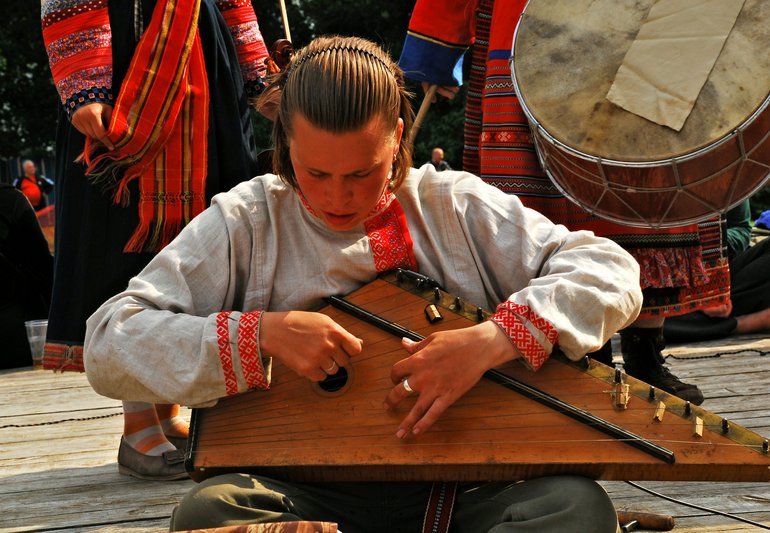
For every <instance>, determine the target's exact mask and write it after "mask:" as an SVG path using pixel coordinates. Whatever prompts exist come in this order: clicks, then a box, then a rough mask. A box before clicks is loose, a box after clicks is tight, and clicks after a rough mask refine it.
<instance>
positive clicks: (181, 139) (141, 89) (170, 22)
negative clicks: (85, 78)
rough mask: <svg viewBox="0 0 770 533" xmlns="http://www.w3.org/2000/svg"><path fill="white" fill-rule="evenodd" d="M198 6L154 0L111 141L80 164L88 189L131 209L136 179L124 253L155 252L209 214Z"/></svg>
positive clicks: (89, 150)
mask: <svg viewBox="0 0 770 533" xmlns="http://www.w3.org/2000/svg"><path fill="white" fill-rule="evenodd" d="M199 10H200V0H159V1H158V3H157V4H156V6H155V11H154V12H153V15H152V20H151V22H150V25H149V26H148V27H147V30H146V31H145V33H144V35H143V36H142V38H141V39H140V41H139V43H138V45H137V49H136V51H135V53H134V56H133V58H132V60H131V64H130V66H129V69H128V73H127V75H126V78H125V80H124V82H123V86H122V88H121V91H120V94H119V95H118V98H117V101H116V102H115V109H114V110H113V113H112V118H111V120H110V125H109V129H108V132H107V134H108V136H109V138H110V140H111V141H112V142H113V144H114V146H115V149H114V150H112V151H109V152H104V153H100V154H98V155H96V156H93V152H94V149H95V148H96V147H95V146H94V144H93V143H91V142H90V140H89V141H87V144H86V149H85V151H84V160H85V162H86V164H87V165H88V168H87V171H86V174H87V175H88V176H89V179H90V180H91V182H92V183H94V184H97V185H101V186H104V187H105V188H106V189H108V190H110V191H111V192H113V193H114V201H115V203H120V204H121V205H123V206H126V205H128V202H129V191H128V184H129V182H131V181H132V180H134V179H136V178H139V226H138V227H137V228H136V230H135V231H134V234H133V235H132V236H131V238H130V239H129V241H128V242H127V243H126V246H125V249H124V251H126V252H140V251H158V250H160V249H161V248H163V247H164V246H165V245H166V244H168V243H169V242H170V241H171V240H172V239H173V238H174V237H175V236H176V235H177V234H178V233H179V232H180V231H181V229H182V227H184V225H185V224H187V223H188V222H190V220H192V218H193V217H194V216H195V215H197V214H198V213H200V212H201V211H203V209H205V207H206V198H205V190H206V172H207V163H208V161H207V159H208V146H207V145H208V125H209V124H208V122H209V116H208V114H209V88H208V79H207V76H206V66H205V63H204V58H203V50H202V47H201V42H200V36H199V34H198V13H199Z"/></svg>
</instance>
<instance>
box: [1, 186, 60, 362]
mask: <svg viewBox="0 0 770 533" xmlns="http://www.w3.org/2000/svg"><path fill="white" fill-rule="evenodd" d="M52 284H53V257H51V252H49V251H48V242H47V241H46V239H45V235H44V234H43V231H42V230H41V229H40V223H39V222H38V220H37V217H36V216H35V211H34V210H33V208H32V206H31V205H30V203H29V201H28V200H27V198H25V195H24V194H22V193H21V191H19V190H17V189H15V188H14V187H12V186H10V185H8V184H5V183H0V342H2V346H3V351H2V356H0V369H5V368H18V367H22V366H30V365H31V364H32V357H31V353H30V346H29V343H28V342H27V332H26V330H25V327H24V322H25V321H27V320H35V319H41V318H45V317H46V316H47V315H48V306H49V305H50V303H51V286H52Z"/></svg>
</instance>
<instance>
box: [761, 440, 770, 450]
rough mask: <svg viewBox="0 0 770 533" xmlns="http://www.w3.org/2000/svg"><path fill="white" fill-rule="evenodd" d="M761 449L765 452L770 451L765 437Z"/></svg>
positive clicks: (769, 445)
mask: <svg viewBox="0 0 770 533" xmlns="http://www.w3.org/2000/svg"><path fill="white" fill-rule="evenodd" d="M762 451H763V452H765V453H768V452H770V444H768V442H767V439H765V440H763V441H762Z"/></svg>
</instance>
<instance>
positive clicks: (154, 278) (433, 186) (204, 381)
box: [84, 165, 642, 406]
mask: <svg viewBox="0 0 770 533" xmlns="http://www.w3.org/2000/svg"><path fill="white" fill-rule="evenodd" d="M395 267H406V268H412V269H413V270H416V271H419V272H420V273H422V274H424V275H426V276H429V277H431V278H433V279H435V280H437V281H438V282H439V283H440V284H441V285H442V286H443V287H444V288H445V290H446V291H447V292H449V293H450V294H453V295H456V296H460V297H462V298H463V299H464V300H465V301H467V302H470V303H473V304H476V305H480V306H482V307H486V308H487V309H490V310H495V313H494V316H493V318H492V320H495V322H497V324H498V325H499V326H500V327H501V328H503V330H504V331H505V332H506V333H507V334H508V335H509V337H510V338H511V341H512V342H513V343H514V344H515V345H516V346H517V348H519V350H520V351H521V353H522V354H523V360H524V362H525V363H527V364H528V365H529V366H531V367H532V368H533V369H537V368H538V367H539V366H540V365H542V364H543V362H544V361H545V360H546V359H547V358H548V355H549V354H550V353H551V351H552V350H553V348H554V345H555V344H558V345H559V348H560V349H561V350H562V351H563V352H564V353H565V354H566V355H567V356H568V357H570V358H572V359H579V358H580V357H582V356H583V355H584V354H585V353H586V352H589V351H595V350H598V349H599V348H600V347H601V346H602V345H603V344H604V343H605V342H606V341H607V340H608V339H609V337H611V336H612V334H613V333H614V332H616V331H617V330H619V329H622V328H623V327H625V326H627V325H628V324H629V323H631V322H632V321H633V320H634V319H635V318H636V316H637V314H638V313H639V309H640V307H641V301H642V297H641V290H640V288H639V267H638V265H637V263H636V262H635V261H634V259H633V258H632V257H631V256H630V255H629V254H628V253H627V252H625V251H624V250H623V249H622V248H620V247H619V246H618V245H617V244H615V243H613V242H612V241H610V240H608V239H604V238H601V237H596V236H594V235H593V233H591V232H587V231H578V232H570V231H568V230H567V229H566V228H565V227H564V226H561V225H555V224H553V223H551V222H550V221H549V220H548V219H546V218H545V217H543V216H542V215H540V214H538V213H537V212H535V211H533V210H530V209H527V208H525V207H523V206H522V204H521V202H520V201H519V199H518V198H516V197H515V196H510V195H507V194H505V193H503V192H501V191H499V190H497V189H496V188H494V187H492V186H490V185H487V184H485V183H483V182H482V181H481V180H480V179H479V178H478V177H476V176H474V175H472V174H468V173H464V172H455V171H445V172H441V173H438V172H436V171H435V170H434V169H433V168H432V167H431V166H430V165H426V166H423V167H422V168H421V169H413V170H412V171H411V172H410V174H409V176H408V177H407V179H406V180H405V181H404V183H403V185H402V186H401V187H400V188H399V189H398V191H396V192H395V193H394V194H391V193H385V194H384V195H383V197H382V199H381V200H380V202H379V204H378V205H377V207H376V208H375V209H374V211H373V212H372V214H371V215H370V216H368V218H367V219H366V220H365V221H364V223H363V224H361V225H360V226H359V227H356V228H354V229H351V230H348V231H334V230H331V229H329V228H328V227H327V226H326V225H325V224H324V223H323V221H322V220H320V219H319V218H317V217H316V216H315V215H314V214H313V212H312V210H311V208H310V207H309V206H308V204H307V203H306V202H304V201H303V198H302V196H301V194H299V193H298V192H296V191H295V190H294V189H292V188H291V187H289V186H288V185H286V184H285V183H284V182H283V181H281V180H280V179H279V178H278V177H276V176H274V175H270V174H267V175H263V176H258V177H256V178H254V179H253V180H251V181H249V182H245V183H242V184H240V185H238V186H237V187H235V188H234V189H233V190H231V191H230V192H227V193H222V194H219V195H217V196H215V197H214V199H213V201H212V205H211V207H210V208H209V209H207V210H206V211H204V212H203V213H202V214H201V215H199V216H198V217H196V218H195V219H194V220H193V221H192V223H190V224H189V225H188V226H187V227H186V228H185V229H184V230H183V231H182V232H181V234H180V235H179V236H178V237H177V238H176V239H175V240H174V241H173V242H172V243H171V244H170V245H168V246H167V247H166V248H165V249H164V250H163V251H161V252H160V253H159V254H158V255H157V256H156V257H155V258H154V259H153V260H152V261H151V262H150V264H149V265H148V266H147V267H146V268H145V269H144V270H143V271H142V272H141V273H140V274H139V275H137V276H136V277H134V278H133V279H132V280H131V281H130V283H129V285H128V288H127V289H126V290H125V291H124V292H122V293H120V294H118V295H116V296H114V297H113V298H111V299H110V300H108V301H107V302H105V303H104V304H103V305H102V306H101V307H100V308H99V309H98V310H97V311H96V312H95V313H94V314H93V315H92V316H91V317H90V318H89V320H88V324H87V333H86V340H85V346H84V358H85V366H86V372H87V375H88V379H89V381H90V382H91V384H92V386H93V387H94V389H95V390H96V391H97V392H98V393H100V394H103V395H105V396H110V397H113V398H119V399H123V400H135V401H147V402H153V403H180V404H184V405H190V406H208V405H212V404H214V403H216V400H217V399H218V398H221V397H224V396H226V395H230V394H237V393H239V392H243V391H246V390H248V389H254V388H267V387H269V365H268V364H267V363H268V362H267V361H266V360H265V359H264V358H263V357H262V356H261V354H260V353H259V342H258V339H259V318H260V316H261V312H262V311H287V310H318V309H319V308H321V307H322V306H323V305H324V303H323V298H324V297H328V296H331V295H341V294H342V295H344V294H347V293H350V292H352V291H353V290H355V289H357V288H359V287H361V286H363V285H365V284H366V283H368V282H370V281H372V280H373V279H374V278H375V277H377V276H378V275H379V274H380V273H382V272H385V271H387V270H390V269H392V268H395ZM404 355H405V357H406V353H405V354H404ZM353 364H355V362H354V363H353Z"/></svg>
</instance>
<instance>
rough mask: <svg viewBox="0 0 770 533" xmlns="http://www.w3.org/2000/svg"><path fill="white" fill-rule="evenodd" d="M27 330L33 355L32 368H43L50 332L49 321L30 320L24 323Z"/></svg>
mask: <svg viewBox="0 0 770 533" xmlns="http://www.w3.org/2000/svg"><path fill="white" fill-rule="evenodd" d="M24 326H25V327H26V328H27V340H28V341H29V351H30V352H31V353H32V367H33V368H43V346H45V334H46V331H47V330H48V320H28V321H26V322H24Z"/></svg>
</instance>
